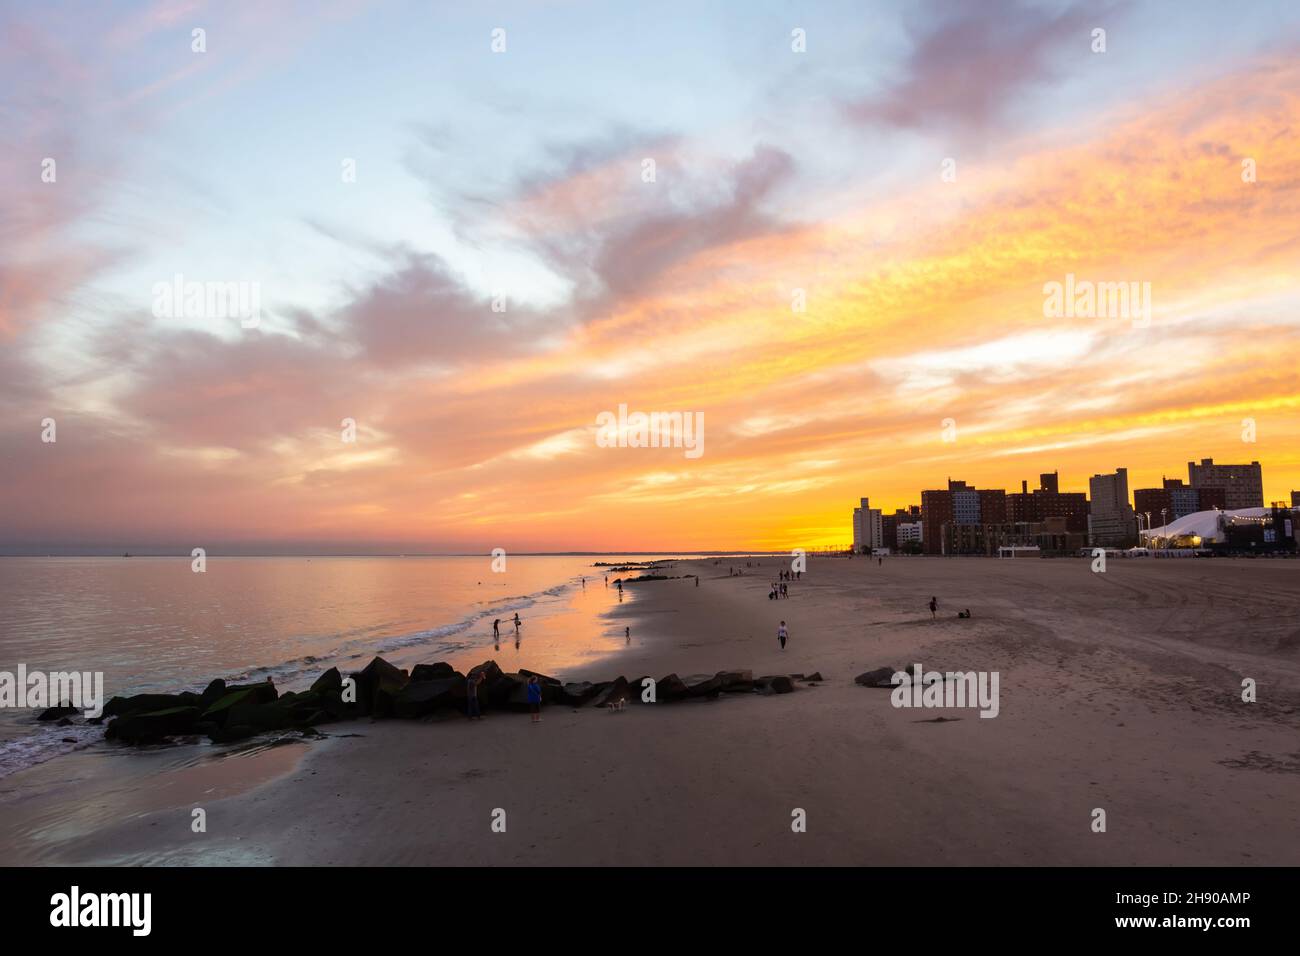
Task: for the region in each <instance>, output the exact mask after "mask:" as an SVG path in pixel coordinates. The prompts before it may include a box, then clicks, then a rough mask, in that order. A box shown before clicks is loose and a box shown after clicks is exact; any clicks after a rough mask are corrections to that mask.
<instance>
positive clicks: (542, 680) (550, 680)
mask: <svg viewBox="0 0 1300 956" xmlns="http://www.w3.org/2000/svg"><path fill="white" fill-rule="evenodd" d="M519 673H521V674H523V675H524V677H536V678H537V682H538V683H539V684H543V685H546V684H554V685H555V686H556V687H560V686H561V685H562V682H561V681H559V680H556V679H555V678H554V677H547V676H546V675H545V674H539V673H537V671H530V670H528V669H527V668H525V667H521V668H519Z"/></svg>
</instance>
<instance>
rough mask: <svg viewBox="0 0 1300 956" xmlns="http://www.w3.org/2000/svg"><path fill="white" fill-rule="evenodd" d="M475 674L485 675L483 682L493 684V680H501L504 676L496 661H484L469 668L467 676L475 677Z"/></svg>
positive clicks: (488, 684)
mask: <svg viewBox="0 0 1300 956" xmlns="http://www.w3.org/2000/svg"><path fill="white" fill-rule="evenodd" d="M475 674H482V675H483V683H484V684H485V685H487V686H489V687H490V686H492V682H493V681H496V680H499V679H500V678H501V677H502V676H503V671H502V670H501V668H500V667H498V666H497V662H496V661H484V662H483V663H482V664H475V665H474V666H473V667H471V668H470V669H469V673H468V674H466V675H465V676H466V677H473V676H474V675H475Z"/></svg>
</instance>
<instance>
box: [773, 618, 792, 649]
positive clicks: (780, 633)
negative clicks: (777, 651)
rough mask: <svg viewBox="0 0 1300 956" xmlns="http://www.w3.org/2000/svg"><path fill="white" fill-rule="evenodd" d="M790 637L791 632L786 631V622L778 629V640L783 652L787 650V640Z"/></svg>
mask: <svg viewBox="0 0 1300 956" xmlns="http://www.w3.org/2000/svg"><path fill="white" fill-rule="evenodd" d="M789 636H790V632H789V631H787V630H786V629H785V621H782V622H781V626H780V627H778V628H777V629H776V639H777V640H778V641H780V642H781V650H785V639H786V638H787V637H789Z"/></svg>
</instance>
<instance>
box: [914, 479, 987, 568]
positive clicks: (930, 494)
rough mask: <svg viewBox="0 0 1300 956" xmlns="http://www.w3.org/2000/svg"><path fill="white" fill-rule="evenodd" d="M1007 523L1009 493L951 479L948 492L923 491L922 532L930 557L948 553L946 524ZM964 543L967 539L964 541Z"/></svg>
mask: <svg viewBox="0 0 1300 956" xmlns="http://www.w3.org/2000/svg"><path fill="white" fill-rule="evenodd" d="M1006 520H1007V493H1006V492H1005V491H1003V490H1002V489H1000V488H999V489H977V488H972V487H971V486H970V485H968V484H967V483H966V482H964V481H953V480H952V479H949V480H948V487H947V488H946V489H944V490H932V491H922V492H921V530H922V534H923V539H922V540H923V542H924V545H925V553H926V554H947V553H949V549H948V547H947V546H946V544H945V541H946V538H945V535H946V534H947V532H945V530H944V526H945V525H949V524H952V525H977V524H994V523H996V524H1001V523H1003V522H1005V521H1006ZM962 540H966V539H965V538H963V539H962Z"/></svg>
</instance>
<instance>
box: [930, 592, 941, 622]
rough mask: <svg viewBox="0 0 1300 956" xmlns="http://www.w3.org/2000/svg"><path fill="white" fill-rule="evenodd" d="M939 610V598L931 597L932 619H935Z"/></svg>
mask: <svg viewBox="0 0 1300 956" xmlns="http://www.w3.org/2000/svg"><path fill="white" fill-rule="evenodd" d="M938 610H939V601H938V599H936V598H934V597H931V598H930V620H934V618H935V617H936V616H937V614H936V612H937V611H938Z"/></svg>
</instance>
